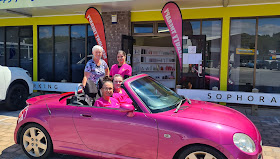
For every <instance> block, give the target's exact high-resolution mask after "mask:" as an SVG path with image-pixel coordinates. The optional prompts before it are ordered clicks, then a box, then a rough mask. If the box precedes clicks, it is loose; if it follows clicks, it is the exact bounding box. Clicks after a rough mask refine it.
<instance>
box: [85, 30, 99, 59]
mask: <svg viewBox="0 0 280 159" xmlns="http://www.w3.org/2000/svg"><path fill="white" fill-rule="evenodd" d="M95 45H97V42H96V40H95V37H94V35H93V31H92V29H91V27H90V25H88V56H87V61H88V60H90V59H91V58H92V47H93V46H95Z"/></svg>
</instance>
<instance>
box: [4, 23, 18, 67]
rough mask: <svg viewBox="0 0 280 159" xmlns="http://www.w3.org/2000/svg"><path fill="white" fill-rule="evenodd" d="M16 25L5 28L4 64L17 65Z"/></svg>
mask: <svg viewBox="0 0 280 159" xmlns="http://www.w3.org/2000/svg"><path fill="white" fill-rule="evenodd" d="M18 30H19V29H18V27H7V28H6V65H7V66H14V67H19V46H18V40H19V39H18V38H19V37H18Z"/></svg>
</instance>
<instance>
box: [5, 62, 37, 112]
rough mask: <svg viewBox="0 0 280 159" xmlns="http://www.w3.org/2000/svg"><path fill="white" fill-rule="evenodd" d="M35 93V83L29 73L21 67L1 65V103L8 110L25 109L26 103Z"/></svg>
mask: <svg viewBox="0 0 280 159" xmlns="http://www.w3.org/2000/svg"><path fill="white" fill-rule="evenodd" d="M32 92H33V83H32V79H31V76H30V74H29V72H28V71H26V70H24V69H22V68H19V67H6V66H1V65H0V102H1V103H5V107H6V109H8V110H19V109H22V108H24V107H25V101H26V99H27V98H28V96H29V95H30V94H31V93H32Z"/></svg>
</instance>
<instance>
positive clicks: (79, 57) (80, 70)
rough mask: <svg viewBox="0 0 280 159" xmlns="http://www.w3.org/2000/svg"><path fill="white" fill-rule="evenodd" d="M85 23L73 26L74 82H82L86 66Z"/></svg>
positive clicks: (72, 63)
mask: <svg viewBox="0 0 280 159" xmlns="http://www.w3.org/2000/svg"><path fill="white" fill-rule="evenodd" d="M85 33H86V26H85V25H73V26H71V68H72V82H81V81H82V79H83V75H84V68H85V61H86V60H85V37H86V35H85Z"/></svg>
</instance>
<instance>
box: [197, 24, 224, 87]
mask: <svg viewBox="0 0 280 159" xmlns="http://www.w3.org/2000/svg"><path fill="white" fill-rule="evenodd" d="M221 33H222V24H221V21H220V20H211V21H210V20H209V21H202V35H206V51H205V60H204V61H205V75H206V77H207V76H211V77H212V78H207V80H208V81H207V82H206V87H207V88H208V89H212V88H213V87H219V85H220V83H219V82H220V81H219V80H216V78H219V76H220V69H219V68H220V67H219V66H220V59H221Z"/></svg>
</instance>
